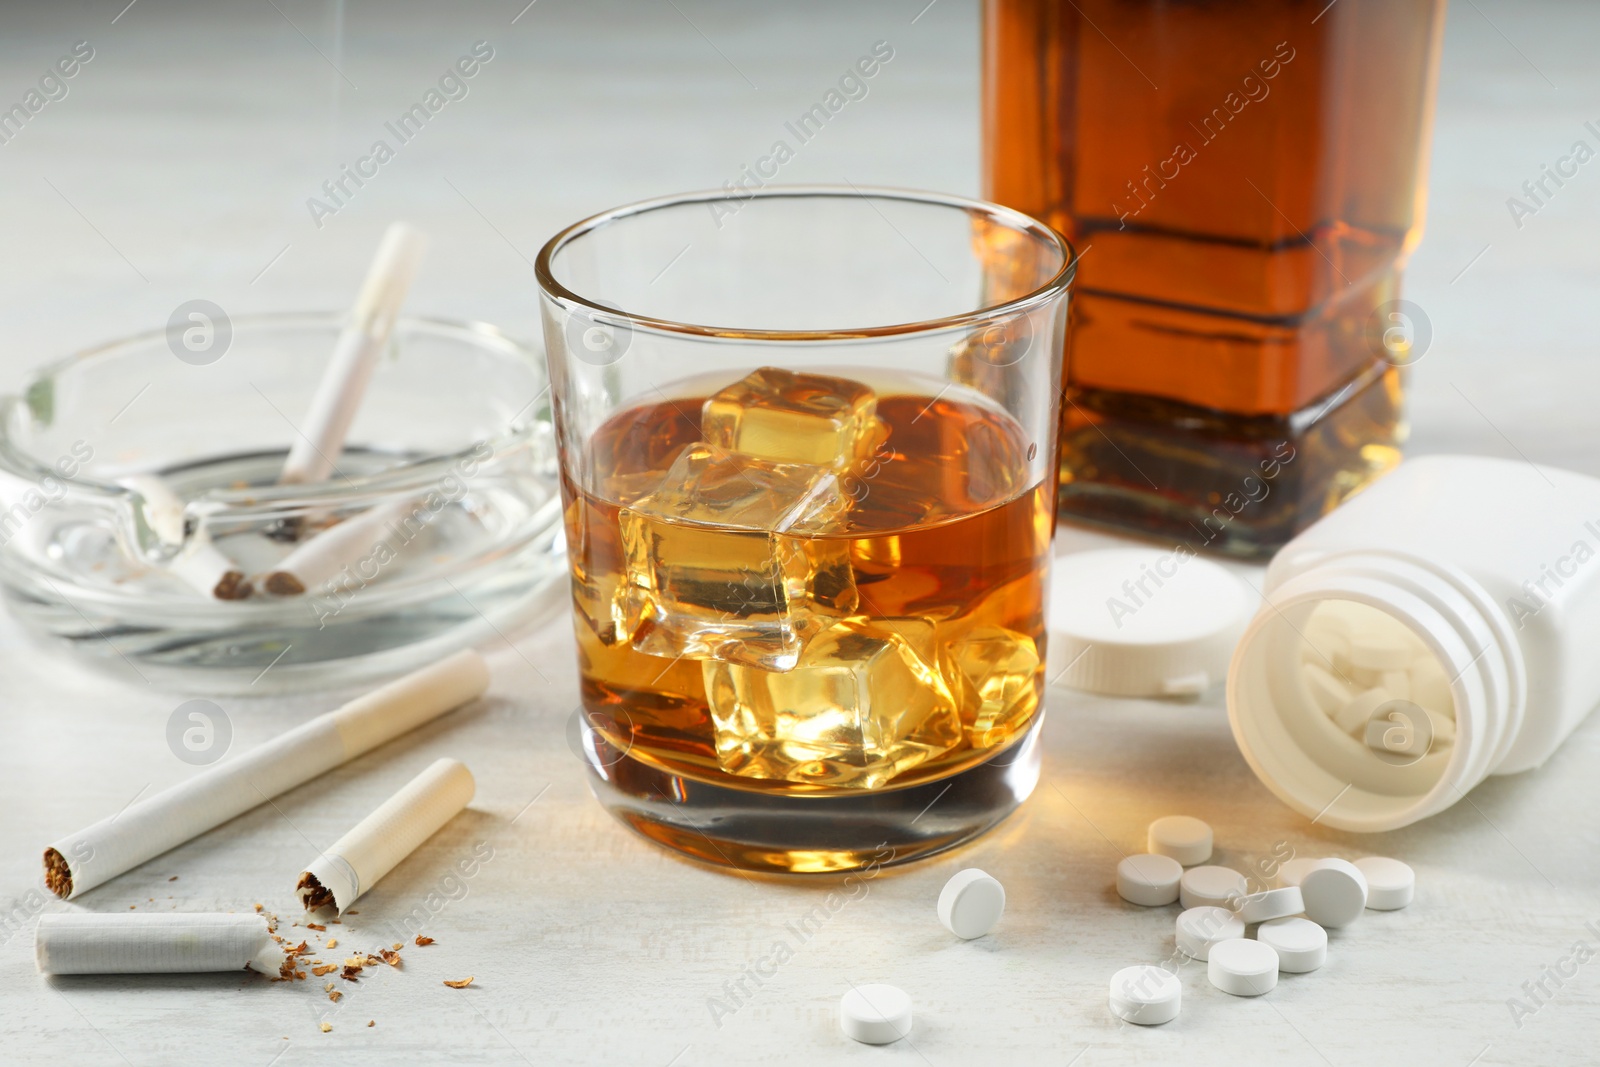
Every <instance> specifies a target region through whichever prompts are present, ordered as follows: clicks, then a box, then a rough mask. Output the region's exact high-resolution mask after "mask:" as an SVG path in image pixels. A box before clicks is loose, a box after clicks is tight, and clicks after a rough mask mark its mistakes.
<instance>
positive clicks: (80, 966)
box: [33, 912, 284, 975]
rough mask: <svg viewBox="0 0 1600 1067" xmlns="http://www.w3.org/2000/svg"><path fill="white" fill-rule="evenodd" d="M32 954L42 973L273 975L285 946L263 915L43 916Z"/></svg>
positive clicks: (77, 913)
mask: <svg viewBox="0 0 1600 1067" xmlns="http://www.w3.org/2000/svg"><path fill="white" fill-rule="evenodd" d="M33 951H34V959H35V960H36V961H37V963H38V965H39V970H40V971H41V972H43V973H45V974H173V973H197V972H200V971H238V970H243V969H244V968H246V967H248V968H250V969H251V970H255V971H260V972H261V973H262V974H272V975H276V974H278V973H279V969H280V968H281V967H282V965H283V960H284V953H283V949H282V947H280V946H279V945H277V944H274V943H273V940H272V933H271V931H270V930H269V929H268V928H267V920H266V918H265V917H264V916H261V915H229V914H223V913H201V914H195V915H120V914H118V915H97V914H94V913H93V912H65V913H62V914H59V915H41V916H40V917H39V925H38V927H37V928H36V930H35V932H34V939H33Z"/></svg>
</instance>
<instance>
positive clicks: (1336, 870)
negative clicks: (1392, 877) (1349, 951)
mask: <svg viewBox="0 0 1600 1067" xmlns="http://www.w3.org/2000/svg"><path fill="white" fill-rule="evenodd" d="M1300 895H1301V897H1303V898H1304V899H1305V903H1306V918H1308V919H1310V920H1311V921H1312V922H1314V923H1317V924H1319V925H1321V926H1347V925H1349V924H1350V923H1353V922H1355V921H1356V920H1357V919H1358V918H1360V917H1361V912H1362V910H1363V909H1364V908H1366V906H1367V878H1366V875H1364V874H1362V873H1361V869H1360V868H1359V867H1357V866H1356V865H1355V864H1353V863H1351V862H1350V861H1349V860H1339V859H1326V860H1321V861H1319V862H1318V863H1317V865H1316V866H1315V867H1313V868H1312V869H1311V870H1310V871H1308V872H1307V873H1306V876H1305V877H1304V878H1302V879H1300Z"/></svg>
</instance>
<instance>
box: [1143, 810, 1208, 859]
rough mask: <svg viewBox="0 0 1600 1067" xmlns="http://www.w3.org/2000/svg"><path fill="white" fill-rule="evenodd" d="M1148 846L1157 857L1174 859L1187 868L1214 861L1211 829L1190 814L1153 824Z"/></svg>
mask: <svg viewBox="0 0 1600 1067" xmlns="http://www.w3.org/2000/svg"><path fill="white" fill-rule="evenodd" d="M1146 836H1147V838H1148V841H1149V843H1148V844H1147V845H1146V847H1147V848H1148V849H1149V850H1150V851H1151V852H1153V853H1155V854H1156V855H1157V856H1171V857H1172V858H1173V859H1175V860H1177V861H1178V862H1179V863H1181V864H1183V865H1184V866H1185V867H1193V866H1194V865H1195V864H1197V863H1204V862H1205V861H1206V860H1208V859H1210V858H1211V827H1210V826H1207V825H1206V824H1205V823H1203V822H1201V821H1200V820H1199V819H1193V818H1190V817H1189V816H1187V815H1165V816H1162V817H1161V818H1159V819H1157V820H1156V821H1155V822H1153V823H1151V824H1150V829H1149V831H1148V833H1147V834H1146Z"/></svg>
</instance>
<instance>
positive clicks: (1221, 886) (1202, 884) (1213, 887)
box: [1178, 867, 1250, 909]
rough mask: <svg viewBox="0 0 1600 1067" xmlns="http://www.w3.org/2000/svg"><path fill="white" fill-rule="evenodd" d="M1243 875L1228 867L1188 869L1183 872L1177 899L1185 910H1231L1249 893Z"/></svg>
mask: <svg viewBox="0 0 1600 1067" xmlns="http://www.w3.org/2000/svg"><path fill="white" fill-rule="evenodd" d="M1249 889H1250V887H1249V885H1247V884H1246V882H1245V880H1244V875H1242V874H1240V873H1239V872H1238V871H1235V870H1232V869H1231V868H1228V867H1190V868H1189V869H1188V870H1187V871H1184V872H1183V881H1182V882H1180V883H1179V891H1178V899H1179V900H1181V901H1182V902H1183V906H1184V907H1185V908H1203V907H1213V908H1230V909H1231V908H1232V907H1233V906H1234V904H1236V903H1237V902H1238V900H1239V898H1240V897H1242V896H1244V895H1245V893H1247V892H1249Z"/></svg>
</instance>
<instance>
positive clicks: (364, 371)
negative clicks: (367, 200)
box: [278, 222, 428, 485]
mask: <svg viewBox="0 0 1600 1067" xmlns="http://www.w3.org/2000/svg"><path fill="white" fill-rule="evenodd" d="M427 244H428V242H427V238H425V237H423V236H422V233H421V231H419V230H417V229H416V228H415V227H413V226H409V225H407V224H406V223H403V222H396V223H393V224H392V225H391V226H390V227H389V228H388V229H387V230H385V231H384V234H383V241H382V243H380V244H379V245H378V252H377V255H375V256H374V257H373V259H372V265H371V266H370V267H368V268H367V277H366V280H365V282H363V283H362V286H361V293H360V295H359V296H357V298H356V303H355V307H354V308H353V309H352V311H351V316H350V325H348V326H347V327H345V329H344V330H343V332H341V333H340V334H339V340H338V342H337V343H336V344H335V345H334V349H333V355H332V357H331V358H330V359H329V360H328V366H327V369H326V370H324V371H323V374H322V380H321V381H320V382H319V383H318V384H317V391H316V393H315V394H314V395H313V396H312V398H311V408H310V411H309V412H307V414H306V417H305V420H304V421H303V423H302V424H301V425H302V426H303V427H304V429H303V432H302V433H301V435H300V436H299V437H297V438H296V439H295V442H294V444H293V445H291V446H290V448H289V455H288V458H287V459H285V461H284V464H283V472H282V473H281V474H280V475H279V476H278V482H279V484H282V485H294V484H302V483H306V482H320V481H324V480H326V479H327V477H328V475H329V474H332V473H333V467H334V462H335V461H336V460H337V459H338V457H339V453H340V452H342V451H343V450H344V442H345V436H346V435H347V434H348V433H349V432H350V425H351V423H353V422H355V417H356V412H357V411H358V410H359V409H360V407H361V398H362V397H363V396H364V395H365V393H366V391H367V383H368V382H370V381H371V380H372V371H373V368H374V367H375V366H376V365H377V362H378V354H379V353H380V352H382V351H383V347H384V345H386V344H388V343H389V333H390V331H391V330H393V329H394V320H395V316H397V315H398V314H399V313H400V305H401V304H403V303H404V302H405V298H406V292H407V290H409V289H410V288H411V282H412V280H413V279H414V278H415V277H416V274H417V265H418V264H419V263H420V262H421V261H422V253H423V251H424V250H425V249H426V248H427Z"/></svg>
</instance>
